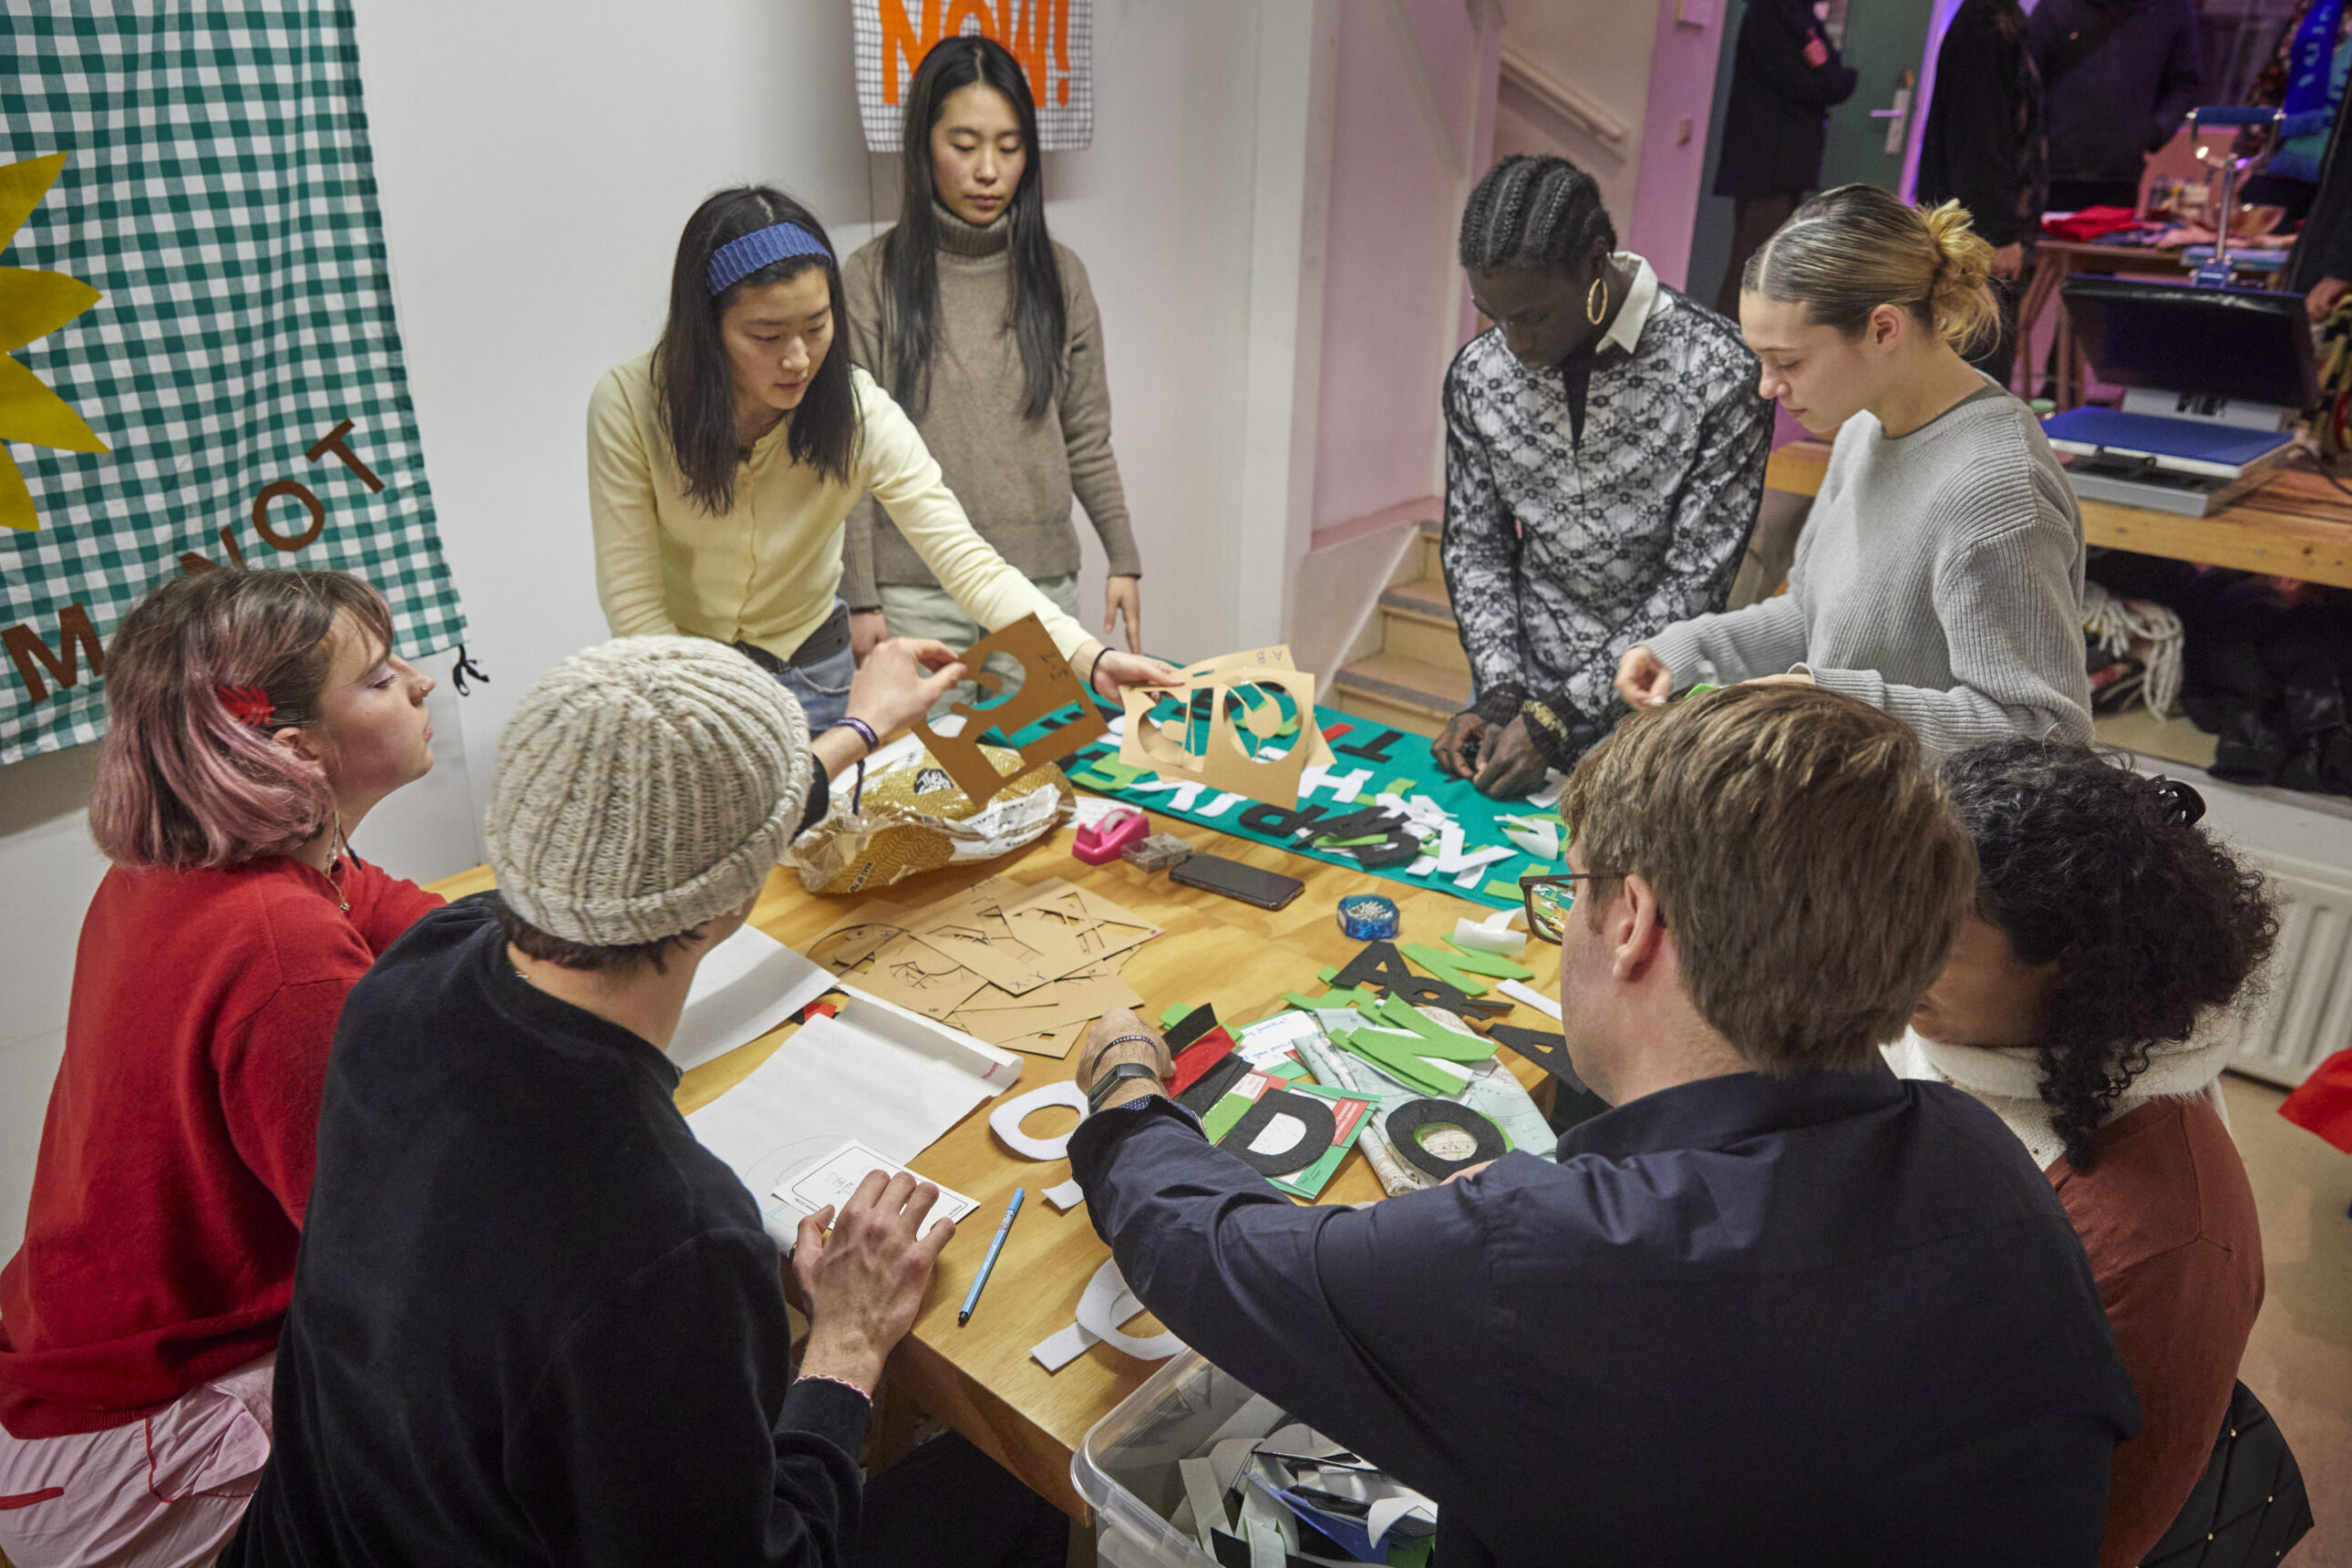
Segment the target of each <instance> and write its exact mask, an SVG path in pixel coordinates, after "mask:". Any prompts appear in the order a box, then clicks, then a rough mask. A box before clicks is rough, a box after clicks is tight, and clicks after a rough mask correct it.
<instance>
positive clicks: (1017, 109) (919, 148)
mask: <svg viewBox="0 0 2352 1568" xmlns="http://www.w3.org/2000/svg"><path fill="white" fill-rule="evenodd" d="M974 84H978V85H981V86H984V87H992V88H994V89H996V90H997V91H998V92H1001V93H1003V95H1004V98H1005V100H1006V101H1007V102H1009V103H1010V104H1012V105H1013V115H1014V117H1015V118H1016V119H1018V120H1019V121H1020V122H1021V145H1022V146H1023V148H1024V149H1025V150H1026V152H1027V153H1028V162H1027V163H1026V164H1025V165H1024V167H1023V168H1022V171H1021V182H1020V184H1017V185H1015V186H1014V187H1013V200H1012V201H1011V202H1010V203H1009V204H1007V205H1009V206H1010V208H1011V211H1010V212H1009V213H1008V214H1007V216H1005V217H1003V218H1001V219H999V220H998V221H999V222H1009V223H1010V224H1012V226H1013V242H1012V248H1013V308H1012V321H1013V339H1014V341H1015V342H1018V343H1019V344H1020V346H1021V390H1022V405H1021V412H1022V415H1023V416H1024V417H1025V418H1030V419H1036V418H1040V417H1042V416H1044V414H1045V410H1046V409H1047V408H1049V407H1051V406H1052V405H1053V402H1054V394H1055V390H1056V389H1057V388H1058V387H1059V385H1060V383H1061V379H1062V353H1063V350H1064V348H1065V347H1066V345H1067V343H1068V340H1069V317H1068V312H1067V310H1066V309H1065V307H1064V305H1063V301H1062V268H1061V267H1060V266H1059V265H1058V264H1057V263H1055V260H1054V242H1053V240H1052V238H1051V237H1048V236H1047V234H1046V233H1045V167H1044V163H1043V161H1042V160H1041V159H1040V158H1039V157H1038V154H1037V109H1036V106H1035V104H1034V102H1032V101H1031V100H1030V97H1029V79H1028V78H1027V77H1026V76H1024V75H1023V74H1022V70H1021V62H1020V61H1019V60H1016V59H1014V58H1013V55H1012V53H1011V51H1009V50H1008V49H1006V48H1005V47H1004V46H1003V45H1002V44H1000V43H998V42H997V41H996V40H995V39H993V38H983V37H979V36H978V35H971V36H968V37H956V38H942V39H940V42H939V43H938V44H936V45H934V46H933V47H932V49H931V52H930V53H929V54H928V55H925V56H924V57H923V63H922V64H921V65H920V66H919V67H917V68H916V70H915V79H914V80H913V81H912V82H910V83H908V88H907V115H906V121H905V123H906V131H905V134H904V138H903V141H902V144H901V147H900V150H899V158H898V167H899V188H900V195H899V212H898V224H897V226H895V227H893V228H892V229H891V230H890V232H889V233H888V234H887V236H885V237H883V240H882V285H883V286H882V331H881V333H880V336H881V339H882V345H883V346H882V357H883V360H884V362H885V365H886V366H887V369H886V370H885V374H886V375H887V377H888V382H889V387H890V394H891V395H892V396H894V397H896V398H897V399H898V402H899V403H900V404H901V405H904V406H905V408H906V410H907V412H908V414H910V415H912V416H916V417H918V418H919V417H920V416H922V412H923V408H924V406H925V405H926V404H928V403H929V401H930V381H931V362H932V360H933V359H934V358H935V357H936V356H937V354H938V353H939V347H940V265H939V245H940V220H939V212H938V208H937V206H936V205H935V204H936V203H937V201H938V199H939V197H938V192H937V189H936V187H935V186H934V184H933V182H932V179H931V127H932V126H934V125H936V124H938V123H939V118H940V111H941V110H944V109H945V108H946V106H947V100H948V96H949V95H950V93H954V92H959V91H961V90H962V89H965V88H967V87H971V86H973V85H974ZM877 368H881V367H877Z"/></svg>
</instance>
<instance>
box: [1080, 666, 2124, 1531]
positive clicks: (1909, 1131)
mask: <svg viewBox="0 0 2352 1568" xmlns="http://www.w3.org/2000/svg"><path fill="white" fill-rule="evenodd" d="M1790 681H1793V682H1794V683H1793V684H1791V683H1790ZM1560 812H1561V816H1562V817H1563V818H1564V819H1565V820H1566V821H1567V823H1568V824H1569V825H1570V827H1571V828H1572V829H1573V831H1574V841H1573V845H1572V847H1571V848H1570V855H1569V872H1568V874H1567V875H1566V876H1565V877H1561V878H1556V879H1546V880H1543V881H1539V882H1534V883H1533V885H1532V886H1530V888H1529V894H1528V903H1529V913H1530V916H1531V918H1532V923H1533V924H1534V925H1535V926H1536V928H1537V931H1538V934H1539V935H1542V936H1544V937H1546V938H1547V939H1548V940H1551V941H1556V942H1559V961H1560V996H1561V1000H1562V1002H1563V1004H1564V1007H1565V1013H1566V1017H1565V1020H1564V1025H1563V1033H1564V1035H1565V1043H1566V1046H1567V1049H1568V1053H1569V1056H1570V1060H1571V1062H1572V1063H1573V1065H1574V1067H1575V1069H1576V1071H1577V1073H1578V1074H1579V1075H1580V1077H1581V1078H1582V1079H1583V1080H1584V1081H1585V1082H1586V1083H1587V1084H1588V1085H1590V1086H1591V1088H1592V1089H1594V1091H1595V1092H1597V1093H1598V1094H1600V1095H1601V1098H1602V1099H1604V1100H1608V1101H1609V1102H1610V1104H1611V1105H1612V1110H1609V1111H1607V1112H1606V1113H1604V1114H1602V1115H1601V1116H1599V1117H1596V1118H1594V1119H1592V1120H1591V1121H1586V1122H1584V1123H1582V1124H1581V1125H1580V1126H1578V1127H1576V1128H1574V1129H1573V1130H1571V1131H1570V1132H1569V1133H1568V1134H1567V1135H1566V1136H1564V1137H1563V1138H1561V1140H1560V1141H1559V1150H1558V1152H1557V1163H1551V1162H1547V1161H1544V1160H1540V1159H1538V1158H1536V1157H1534V1156H1533V1155H1532V1154H1529V1153H1527V1152H1515V1153H1509V1154H1506V1155H1505V1156H1504V1157H1503V1158H1501V1159H1500V1160H1497V1161H1495V1162H1493V1163H1491V1164H1488V1165H1486V1166H1481V1167H1476V1168H1474V1170H1472V1171H1469V1172H1465V1173H1463V1174H1462V1175H1461V1176H1459V1177H1457V1178H1455V1179H1454V1181H1452V1182H1450V1183H1448V1184H1445V1185H1443V1186H1439V1187H1434V1188H1432V1189H1430V1190H1427V1191H1424V1192H1419V1193H1414V1194H1408V1195H1405V1196H1402V1197H1397V1198H1391V1199H1390V1200H1388V1201H1386V1202H1384V1203H1379V1204H1374V1205H1370V1206H1367V1207H1365V1208H1362V1209H1348V1208H1339V1207H1298V1206H1295V1205H1292V1204H1291V1203H1290V1201H1289V1200H1288V1199H1286V1198H1285V1197H1284V1196H1283V1195H1282V1194H1279V1193H1278V1192H1276V1190H1275V1189H1274V1188H1273V1187H1272V1186H1271V1185H1270V1184H1267V1182H1266V1181H1265V1179H1264V1178H1263V1177H1261V1176H1259V1175H1258V1174H1257V1173H1255V1171H1253V1170H1252V1169H1251V1168H1250V1167H1249V1166H1248V1165H1246V1164H1244V1163H1242V1162H1241V1161H1240V1160H1238V1159H1236V1158H1234V1156H1233V1155H1231V1154H1228V1153H1226V1152H1223V1151H1221V1150H1218V1149H1216V1148H1214V1147H1213V1146H1212V1145H1210V1144H1209V1143H1208V1142H1206V1141H1205V1140H1204V1139H1203V1138H1202V1134H1201V1131H1200V1130H1199V1128H1198V1126H1197V1125H1196V1124H1195V1123H1194V1122H1193V1121H1192V1119H1191V1117H1190V1116H1189V1114H1188V1113H1187V1112H1186V1111H1184V1110H1182V1109H1181V1108H1180V1107H1178V1106H1176V1105H1175V1104H1174V1103H1173V1102H1172V1101H1171V1100H1168V1099H1167V1098H1166V1097H1165V1095H1164V1094H1163V1093H1162V1091H1161V1089H1160V1074H1163V1073H1164V1072H1166V1071H1167V1070H1168V1059H1167V1055H1166V1050H1165V1047H1164V1045H1163V1044H1162V1043H1161V1042H1160V1039H1159V1037H1157V1036H1156V1035H1155V1034H1154V1033H1153V1032H1152V1031H1151V1030H1150V1028H1149V1027H1148V1026H1145V1025H1144V1024H1143V1023H1142V1022H1141V1020H1139V1018H1137V1017H1136V1016H1134V1015H1133V1014H1117V1015H1113V1016H1110V1017H1107V1018H1106V1019H1104V1020H1103V1022H1102V1023H1101V1024H1100V1025H1099V1026H1097V1027H1096V1028H1095V1030H1094V1031H1093V1032H1092V1033H1091V1034H1090V1036H1089V1037H1088V1040H1087V1048H1086V1051H1085V1054H1084V1057H1083V1058H1082V1059H1081V1062H1080V1068H1079V1081H1080V1082H1081V1083H1082V1084H1084V1085H1087V1086H1088V1087H1090V1088H1092V1089H1096V1090H1097V1099H1098V1100H1099V1102H1100V1104H1099V1107H1098V1109H1097V1112H1096V1113H1095V1114H1094V1115H1092V1116H1090V1117H1088V1118H1087V1120H1086V1121H1083V1122H1082V1123H1081V1124H1080V1125H1079V1127H1078V1129H1077V1131H1076V1133H1075V1134H1074V1135H1073V1136H1072V1138H1071V1141H1070V1160H1071V1163H1072V1166H1073V1168H1074V1170H1075V1172H1076V1176H1077V1179H1078V1181H1079V1183H1080V1184H1081V1185H1082V1186H1083V1187H1084V1188H1085V1190H1086V1195H1087V1212H1088V1213H1089V1214H1091V1215H1093V1216H1094V1223H1095V1226H1096V1229H1097V1231H1099V1232H1100V1233H1101V1235H1102V1237H1104V1239H1105V1240H1107V1241H1108V1242H1109V1244H1110V1246H1111V1250H1112V1253H1113V1255H1114V1257H1115V1258H1117V1259H1118V1265H1119V1268H1120V1269H1121V1270H1122V1271H1123V1272H1124V1274H1125V1275H1126V1278H1127V1280H1128V1282H1129V1285H1131V1286H1132V1287H1133V1288H1134V1289H1135V1291H1136V1293H1137V1295H1138V1296H1139V1297H1140V1299H1141V1300H1142V1301H1143V1303H1144V1305H1145V1306H1146V1307H1148V1308H1150V1310H1151V1311H1153V1312H1154V1313H1156V1314H1157V1315H1158V1316H1159V1318H1160V1321H1162V1322H1163V1323H1165V1324H1166V1325H1167V1326H1168V1328H1169V1329H1171V1331H1174V1332H1175V1333H1176V1334H1178V1335H1179V1336H1180V1337H1181V1338H1182V1339H1183V1341H1184V1342H1186V1343H1187V1344H1189V1345H1191V1346H1192V1348H1193V1349H1194V1350H1197V1351H1199V1352H1201V1353H1202V1355H1205V1356H1206V1357H1208V1358H1209V1359H1210V1360H1211V1361H1213V1362H1214V1363H1216V1364H1217V1365H1218V1366H1220V1367H1222V1368H1223V1369H1224V1370H1225V1371H1227V1372H1229V1373H1233V1374H1234V1376H1236V1377H1238V1378H1240V1379H1241V1380H1242V1381H1243V1382H1244V1383H1246V1384H1249V1385H1250V1386H1251V1387H1252V1388H1254V1389H1255V1390H1256V1391H1257V1392H1259V1393H1261V1394H1265V1395H1266V1396H1267V1397H1268V1398H1271V1399H1273V1400H1275V1401H1276V1402H1277V1403H1279V1404H1280V1405H1282V1406H1283V1407H1284V1408H1285V1409H1286V1410H1287V1411H1289V1412H1290V1413H1291V1414H1292V1415H1294V1416H1295V1417H1297V1419H1300V1420H1304V1421H1306V1422H1307V1423H1309V1424H1310V1425H1311V1426H1314V1427H1316V1428H1317V1429H1318V1430H1319V1431H1321V1432H1324V1433H1325V1434H1327V1435H1328V1436H1330V1437H1331V1438H1332V1439H1333V1440H1335V1441H1337V1442H1339V1443H1343V1444H1345V1445H1347V1446H1348V1447H1350V1448H1352V1449H1354V1450H1355V1451H1356V1452H1358V1453H1360V1454H1362V1455H1363V1456H1364V1457H1365V1458H1368V1459H1370V1460H1372V1461H1373V1462H1375V1463H1377V1464H1379V1465H1381V1466H1382V1467H1383V1468H1386V1469H1387V1470H1388V1471H1389V1472H1390V1473H1391V1474H1392V1475H1394V1476H1395V1477H1396V1478H1397V1479H1400V1480H1402V1481H1403V1482H1405V1483H1406V1484H1408V1485H1410V1486H1412V1487H1414V1488H1416V1489H1419V1490H1421V1491H1423V1492H1424V1493H1426V1494H1427V1495H1428V1496H1430V1497H1431V1498H1433V1500H1435V1501H1436V1502H1437V1504H1438V1507H1439V1518H1438V1535H1437V1544H1436V1552H1435V1555H1434V1559H1433V1565H1434V1568H1473V1565H1477V1564H1486V1563H1498V1564H1536V1563H1544V1564H1556V1563H1605V1564H1609V1565H1610V1568H1632V1565H1637V1564H1643V1563H1733V1562H1737V1563H1747V1564H1756V1563H1803V1564H1806V1565H1807V1568H1820V1565H1826V1564H1840V1563H1903V1564H1905V1565H1906V1568H1920V1565H1922V1564H1939V1563H1951V1564H1969V1565H1971V1568H1974V1565H1979V1564H1982V1563H2034V1564H2045V1565H2046V1564H2066V1563H2080V1564H2084V1565H2087V1564H2090V1563H2092V1562H2093V1561H2094V1560H2095V1556H2096V1554H2097V1551H2098V1545H2099V1534H2100V1527H2101V1523H2102V1521H2103V1518H2104V1516H2105V1508H2106V1496H2107V1471H2108V1465H2109V1460H2110V1457H2111V1455H2112V1453H2113V1451H2114V1448H2115V1445H2116V1442H2117V1441H2118V1440H2119V1439H2122V1438H2125V1437H2128V1436H2132V1435H2134V1434H2135V1433H2137V1431H2138V1429H2139V1426H2140V1413H2139V1408H2138V1406H2137V1404H2136V1403H2135V1401H2134V1399H2133V1395H2132V1389H2131V1384H2130V1383H2129V1381H2128V1380H2127V1379H2126V1377H2125V1375H2124V1372H2123V1368H2122V1365H2121V1363H2120V1362H2119V1361H2118V1359H2117V1357H2116V1349H2115V1343H2114V1341H2113V1339H2112V1338H2111V1336H2110V1334H2109V1332H2108V1329H2107V1323H2106V1316H2105V1311H2104V1310H2102V1308H2101V1306H2100V1302H2099V1297H2098V1293H2097V1291H2096V1289H2095V1288H2094V1286H2093V1283H2092V1279H2091V1273H2090V1269H2089V1267H2088V1265H2087V1264H2086V1263H2085V1261H2084V1255H2083V1249H2082V1247H2081V1245H2080V1244H2079V1243H2078V1242H2077V1241H2076V1240H2075V1237H2074V1229H2073V1227H2072V1226H2070V1225H2069V1224H2068V1223H2067V1219H2066V1215H2065V1211H2064V1210H2063V1209H2062V1208H2061V1207H2060V1206H2059V1205H2058V1202H2057V1200H2056V1198H2055V1196H2054V1195H2053V1194H2052V1192H2051V1190H2050V1184H2049V1183H2048V1182H2047V1181H2046V1180H2044V1179H2043V1177H2042V1173H2040V1172H2039V1171H2037V1170H2035V1169H2034V1167H2033V1163H2032V1161H2031V1160H2030V1159H2029V1158H2027V1157H2026V1156H2025V1154H2024V1152H2023V1150H2022V1147H2021V1145H2020V1144H2019V1143H2018V1142H2017V1139H2016V1138H2015V1136H2014V1135H2013V1134H2011V1133H2010V1132H2009V1131H2008V1130H2007V1129H2006V1128H2004V1127H2003V1126H2002V1125H2001V1124H2000V1121H1999V1120H1998V1119H1997V1118H1996V1117H1994V1116H1993V1115H1992V1114H1991V1113H1990V1111H1988V1110H1985V1108H1984V1107H1983V1106H1981V1105H1979V1104H1978V1103H1977V1102H1976V1101H1974V1100H1971V1099H1970V1098H1969V1097H1968V1096H1967V1095H1965V1094H1962V1093H1960V1092H1958V1090H1955V1089H1948V1088H1946V1087H1944V1086H1939V1085H1933V1084H1922V1083H1906V1082H1903V1081H1900V1080H1898V1079H1895V1078H1894V1077H1893V1076H1892V1075H1891V1074H1889V1073H1888V1072H1887V1071H1886V1070H1885V1067H1884V1065H1883V1064H1882V1063H1881V1061H1880V1059H1879V1055H1878V1051H1877V1049H1876V1047H1877V1045H1878V1044H1879V1043H1880V1042H1882V1041H1885V1040H1890V1039H1893V1038H1895V1037H1896V1036H1897V1035H1899V1034H1900V1033H1901V1031H1902V1029H1903V1026H1904V1021H1905V1019H1906V1017H1907V1016H1909V1014H1910V1012H1911V1008H1912V1005H1913V1003H1914V1002H1915V1001H1916V998H1917V997H1918V996H1919V994H1921V993H1922V992H1923V991H1925V990H1926V989H1927V985H1928V984H1930V983H1931V982H1932V981H1933V980H1934V979H1935V977H1936V975H1937V972H1938V971H1939V969H1940V968H1941V966H1942V964H1943V961H1944V955H1945V952H1946V950H1947V948H1948V946H1949V945H1950V942H1951V939H1952V935H1953V932H1954V931H1955V930H1956V929H1957V927H1958V922H1959V920H1960V918H1961V915H1962V913H1963V911H1964V910H1965V909H1966V908H1967V907H1968V904H1969V897H1970V894H1971V891H1972V887H1973V882H1974V877H1975V857H1974V854H1973V852H1972V851H1971V849H1970V847H1969V842H1968V840H1967V838H1966V837H1965V836H1964V835H1963V834H1962V833H1961V831H1960V829H1959V827H1958V825H1957V823H1956V822H1955V821H1954V819H1953V817H1952V816H1951V813H1950V812H1949V810H1948V807H1947V805H1946V803H1945V801H1944V799H1943V797H1942V795H1941V794H1940V793H1939V791H1938V789H1937V786H1936V784H1934V783H1933V782H1932V781H1931V780H1930V779H1929V778H1928V777H1927V775H1926V773H1924V771H1923V769H1922V766H1921V763H1920V753H1919V747H1918V742H1917V741H1916V738H1915V737H1914V736H1913V735H1912V734H1911V732H1910V731H1909V730H1907V729H1906V727H1905V726H1904V725H1903V724H1902V723H1901V722H1900V721H1896V720H1893V719H1890V718H1888V717H1887V716H1886V715H1885V714H1884V713H1881V712H1879V711H1878V710H1874V709H1872V708H1869V707H1867V706H1865V705H1864V704H1862V703H1860V702H1856V701H1853V700H1851V699H1848V698H1844V697H1841V696H1838V695H1836V694H1835V693H1832V692H1828V691H1822V690H1820V689H1815V688H1813V687H1811V686H1810V685H1808V684H1804V683H1803V682H1802V679H1801V677H1800V678H1779V679H1776V680H1775V681H1774V682H1771V683H1750V684H1747V685H1742V686H1738V687H1734V688H1731V689H1727V690H1724V691H1720V692H1716V693H1711V694H1707V695H1704V696H1699V697H1694V698H1690V699H1687V700H1684V701H1681V702H1678V703H1675V704H1673V705H1671V706H1668V707H1664V708H1659V709H1653V710H1647V711H1643V712H1640V713H1637V714H1635V715H1633V717H1631V718H1629V719H1627V720H1626V721H1624V722H1623V723H1622V724H1621V725H1620V726H1619V728H1618V729H1617V731H1615V732H1614V733H1613V734H1612V736H1611V737H1610V738H1609V739H1608V740H1607V741H1606V742H1603V743H1602V744H1601V746H1600V747H1599V748H1597V749H1595V750H1594V751H1593V752H1591V753H1589V754H1588V755H1587V756H1586V757H1585V758H1584V759H1583V761H1582V762H1581V763H1580V764H1579V765H1578V768H1577V770H1576V772H1575V773H1574V774H1573V775H1572V776H1571V778H1570V782H1569V784H1568V787H1567V790H1566V792H1565V793H1564V795H1563V796H1562V799H1561V802H1560ZM1531 880H1532V879H1531ZM1571 894H1573V895H1575V906H1574V908H1572V909H1571V908H1570V907H1569V904H1568V901H1569V899H1570V896H1571Z"/></svg>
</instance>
